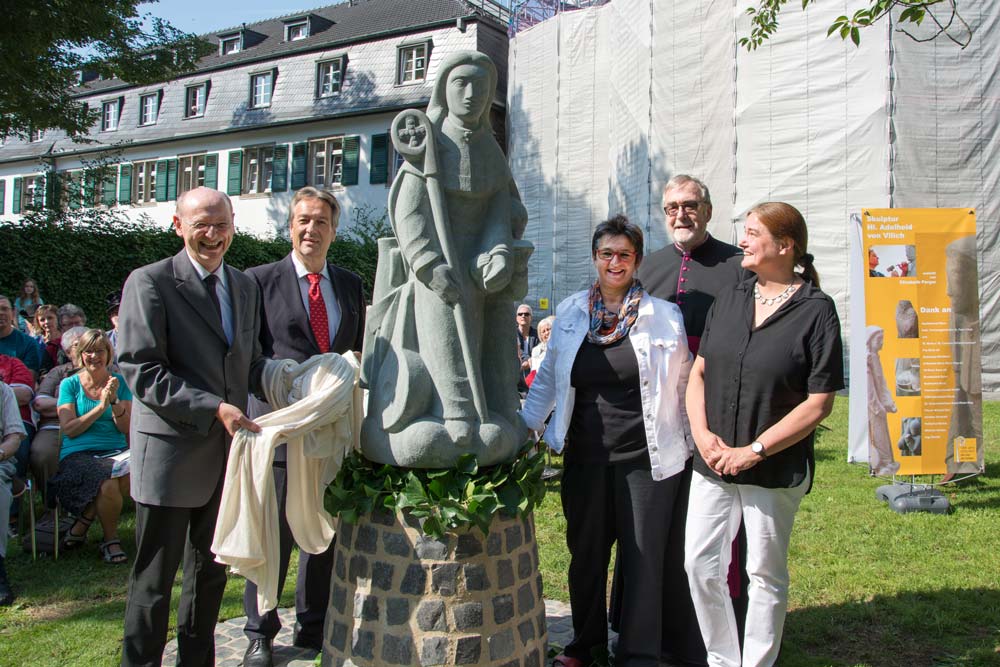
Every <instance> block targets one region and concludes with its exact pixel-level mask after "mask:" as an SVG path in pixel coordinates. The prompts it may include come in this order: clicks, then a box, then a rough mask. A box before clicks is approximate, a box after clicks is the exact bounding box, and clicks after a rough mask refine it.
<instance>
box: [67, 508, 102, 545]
mask: <svg viewBox="0 0 1000 667" xmlns="http://www.w3.org/2000/svg"><path fill="white" fill-rule="evenodd" d="M96 518H97V517H86V516H84V515H82V514H81V515H80V516H78V517H76V521H75V522H74V523H73V525H72V526H70V529H69V531H68V532H67V533H66V535H65V537H63V541H62V548H63V549H67V550H69V549H75V548H77V547H79V546H82V545H83V543H84V542H86V541H87V531H88V530H90V524H92V523H94V519H96ZM78 525H83V532H82V533H80V534H79V535H77V534H76V533H74V532H73V529H74V528H76V527H77V526H78Z"/></svg>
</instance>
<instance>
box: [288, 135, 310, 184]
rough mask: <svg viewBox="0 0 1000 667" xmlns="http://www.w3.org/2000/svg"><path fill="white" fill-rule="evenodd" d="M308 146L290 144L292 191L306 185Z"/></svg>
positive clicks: (304, 144) (305, 144)
mask: <svg viewBox="0 0 1000 667" xmlns="http://www.w3.org/2000/svg"><path fill="white" fill-rule="evenodd" d="M308 153H309V145H308V144H307V143H305V142H302V143H300V144H292V190H298V189H299V188H302V187H305V185H306V155H308Z"/></svg>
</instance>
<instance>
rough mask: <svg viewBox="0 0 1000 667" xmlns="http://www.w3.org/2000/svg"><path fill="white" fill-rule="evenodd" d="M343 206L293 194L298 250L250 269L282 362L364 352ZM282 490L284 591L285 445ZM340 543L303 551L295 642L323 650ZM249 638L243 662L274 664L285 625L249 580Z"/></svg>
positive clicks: (324, 197)
mask: <svg viewBox="0 0 1000 667" xmlns="http://www.w3.org/2000/svg"><path fill="white" fill-rule="evenodd" d="M339 219H340V204H339V203H338V202H337V199H336V198H335V197H334V196H333V194H331V193H330V192H327V191H325V190H318V189H316V188H312V187H305V188H302V189H301V190H299V191H298V192H297V193H296V194H295V197H293V198H292V201H291V205H290V207H289V216H288V225H289V234H290V236H291V239H292V252H291V253H289V254H288V256H287V257H285V258H284V259H282V260H280V261H277V262H274V263H272V264H265V265H264V266H258V267H255V268H252V269H249V270H248V271H247V273H248V274H249V275H250V276H251V277H252V278H253V279H254V280H255V281H256V282H257V284H258V285H259V286H260V290H261V295H262V301H263V308H264V317H263V321H264V326H263V328H262V329H261V335H260V338H261V344H262V347H263V350H264V354H265V355H266V356H269V357H273V358H275V359H292V360H294V361H297V362H300V363H301V362H303V361H305V360H306V359H308V358H309V357H312V356H314V355H317V354H322V353H325V352H337V353H344V352H348V351H351V350H353V351H355V352H360V351H361V342H362V340H363V338H364V330H365V302H364V295H363V292H362V284H361V278H360V277H359V276H357V275H356V274H354V273H351V272H350V271H347V270H345V269H341V268H339V267H337V266H334V265H333V264H331V263H330V262H328V261H327V259H326V255H327V252H328V251H329V249H330V244H331V243H332V242H333V240H334V239H335V238H336V236H337V223H338V221H339ZM273 472H274V484H275V493H276V495H277V497H278V503H279V508H278V522H279V534H280V536H281V545H280V546H281V549H280V553H281V561H280V563H279V570H278V577H279V578H278V595H281V589H282V588H283V587H284V583H285V575H286V574H287V572H288V561H289V558H290V555H291V551H292V545H293V538H292V534H291V530H290V529H289V527H288V519H287V518H286V517H285V498H286V496H287V487H286V481H287V478H286V470H285V447H284V446H282V447H280V448H278V450H277V451H276V452H275V462H274V469H273ZM333 551H334V548H333V545H332V544H331V545H330V548H329V549H327V551H325V552H324V553H322V554H309V553H306V552H304V551H303V552H300V554H299V576H298V582H297V584H296V586H295V617H296V623H295V630H294V633H293V642H294V644H295V645H296V646H299V647H304V648H312V649H315V650H317V651H320V650H322V646H323V623H324V621H325V619H326V608H327V605H328V603H329V598H330V573H331V570H332V569H333ZM243 608H244V610H245V611H246V614H247V622H246V625H245V626H244V628H243V631H244V633H245V634H246V635H247V638H248V639H249V643H248V645H247V650H246V653H245V655H244V657H243V664H244V667H271V665H272V664H273V658H272V642H273V641H274V637H275V636H276V635H277V634H278V630H279V629H280V628H281V622H280V621H279V620H278V613H277V610H273V609H272V610H271V611H269V612H267V613H264V614H261V613H260V612H259V610H258V609H257V586H256V585H255V584H254V583H253V582H251V581H247V584H246V590H245V591H244V595H243Z"/></svg>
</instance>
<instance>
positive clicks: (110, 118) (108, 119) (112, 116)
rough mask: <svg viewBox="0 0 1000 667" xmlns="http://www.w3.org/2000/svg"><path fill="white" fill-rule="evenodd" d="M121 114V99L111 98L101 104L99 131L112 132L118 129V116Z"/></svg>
mask: <svg viewBox="0 0 1000 667" xmlns="http://www.w3.org/2000/svg"><path fill="white" fill-rule="evenodd" d="M120 115H121V101H120V100H112V101H110V102H104V103H102V104H101V131H102V132H114V131H115V130H117V129H118V118H119V117H120Z"/></svg>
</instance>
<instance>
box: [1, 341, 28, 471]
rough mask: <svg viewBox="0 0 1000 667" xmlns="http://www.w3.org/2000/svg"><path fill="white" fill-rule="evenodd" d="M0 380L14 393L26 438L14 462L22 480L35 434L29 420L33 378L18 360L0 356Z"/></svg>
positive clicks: (3, 355) (4, 355)
mask: <svg viewBox="0 0 1000 667" xmlns="http://www.w3.org/2000/svg"><path fill="white" fill-rule="evenodd" d="M0 380H2V381H3V382H5V383H6V384H7V385H8V386H9V387H10V388H11V390H12V391H13V392H14V397H15V399H16V400H17V409H18V410H19V411H20V414H21V423H22V424H23V426H24V430H25V434H26V436H27V437H25V438H24V439H23V440H22V441H21V444H20V447H19V448H18V452H17V461H16V465H17V475H18V476H19V477H22V478H23V477H24V475H25V473H26V472H27V469H28V452H29V451H30V449H31V438H32V436H34V434H35V424H34V422H33V421H32V419H31V399H32V398H34V396H35V378H34V376H33V375H32V374H31V371H29V370H28V367H27V366H25V365H24V363H23V362H21V360H20V359H15V358H14V357H9V356H7V355H6V354H0Z"/></svg>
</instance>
